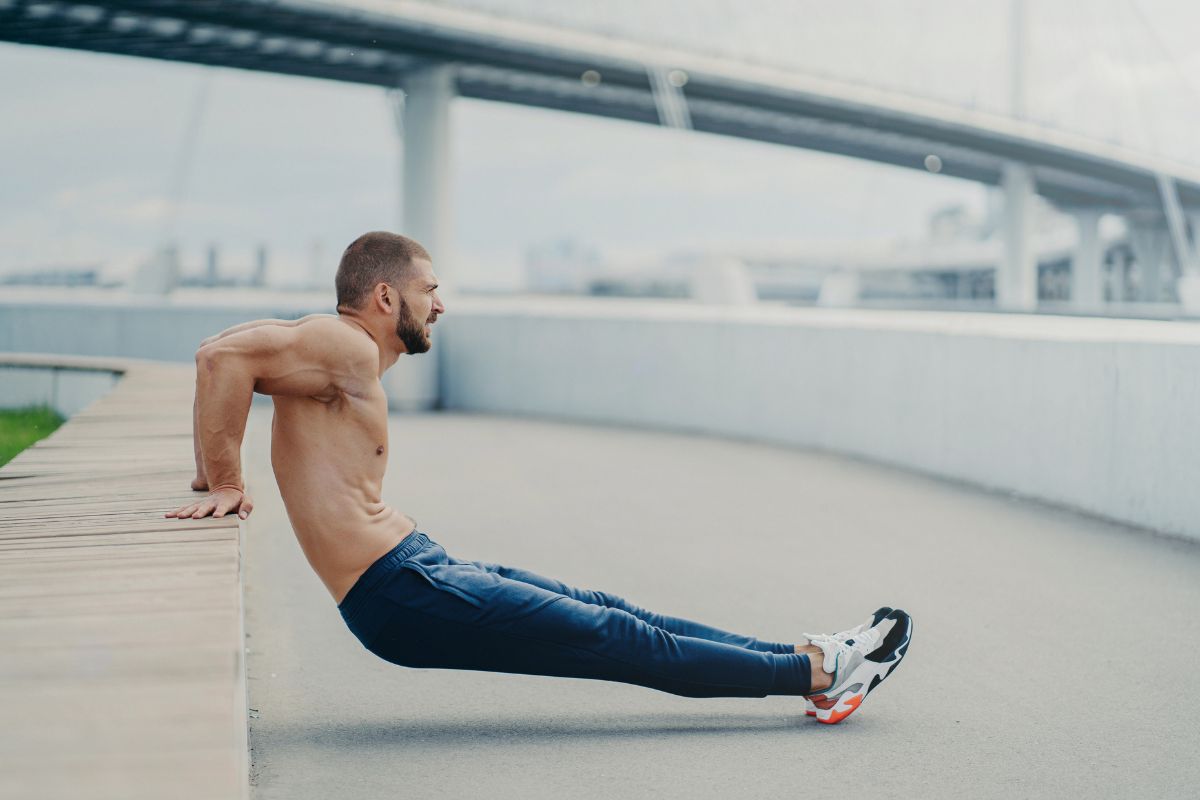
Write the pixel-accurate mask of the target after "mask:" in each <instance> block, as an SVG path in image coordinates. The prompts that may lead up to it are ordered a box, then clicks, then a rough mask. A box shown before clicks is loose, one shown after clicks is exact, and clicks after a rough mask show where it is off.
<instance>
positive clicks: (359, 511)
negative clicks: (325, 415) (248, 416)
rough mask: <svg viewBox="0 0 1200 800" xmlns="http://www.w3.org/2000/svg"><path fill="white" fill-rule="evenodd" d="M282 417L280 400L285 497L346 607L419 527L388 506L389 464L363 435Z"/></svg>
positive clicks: (322, 573) (306, 544) (295, 524)
mask: <svg viewBox="0 0 1200 800" xmlns="http://www.w3.org/2000/svg"><path fill="white" fill-rule="evenodd" d="M280 411H281V409H280V404H279V403H278V398H277V402H276V414H275V419H274V422H273V424H272V431H271V466H272V467H273V468H274V471H275V480H276V481H277V482H278V484H279V493H280V495H281V496H282V497H283V504H284V506H285V507H286V508H287V513H288V519H289V520H290V521H291V523H292V529H293V530H294V531H295V532H296V539H297V540H298V541H299V542H300V549H301V550H303V551H304V556H305V558H307V559H308V563H309V564H310V565H311V566H312V568H313V571H314V572H316V573H317V577H319V578H320V579H321V581H322V582H323V583H324V584H325V587H326V588H327V589H328V590H329V593H330V594H331V595H333V598H334V600H335V601H337V602H338V603H340V602H341V601H342V599H343V598H344V597H345V596H346V593H347V592H349V591H350V588H351V587H352V586H353V585H354V582H355V581H357V580H358V578H359V576H360V575H362V573H363V572H364V571H365V570H366V569H367V567H369V566H371V564H373V563H374V562H375V561H376V560H378V559H379V558H380V557H381V556H383V555H384V554H385V553H387V552H388V551H389V550H391V549H392V548H393V547H395V546H396V545H397V544H399V543H400V541H401V540H403V539H404V537H405V536H407V535H408V534H409V533H411V532H412V531H413V530H414V529H415V528H416V523H415V522H414V521H413V520H412V519H411V518H410V517H409V516H408V515H406V514H403V513H401V512H399V511H397V510H395V509H394V508H392V507H391V506H389V505H388V504H386V503H384V502H382V500H381V498H380V489H381V485H382V482H383V470H384V467H385V466H386V463H387V459H386V456H385V455H384V454H377V453H376V451H375V449H373V448H371V447H370V443H371V442H372V441H374V440H373V439H369V438H363V437H362V436H359V435H356V434H359V433H361V431H355V430H350V431H347V430H345V429H344V428H342V429H341V430H338V429H337V426H329V425H321V424H319V423H318V424H315V425H314V424H311V423H314V422H317V420H315V419H300V420H297V419H289V417H290V415H289V414H286V413H284V414H281V413H280ZM301 416H303V417H307V416H308V415H307V414H304V415H301ZM289 423H297V424H289ZM385 424H386V423H385ZM322 434H324V435H322ZM338 434H340V435H338ZM326 436H327V437H328V439H326ZM359 440H361V441H359Z"/></svg>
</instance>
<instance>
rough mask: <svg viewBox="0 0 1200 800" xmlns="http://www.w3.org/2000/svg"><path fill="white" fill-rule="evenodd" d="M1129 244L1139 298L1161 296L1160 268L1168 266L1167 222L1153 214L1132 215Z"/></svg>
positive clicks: (1160, 297) (1149, 301)
mask: <svg viewBox="0 0 1200 800" xmlns="http://www.w3.org/2000/svg"><path fill="white" fill-rule="evenodd" d="M1129 245H1130V247H1132V248H1133V258H1134V260H1136V261H1137V265H1138V275H1139V276H1140V281H1139V284H1140V286H1139V289H1140V290H1139V292H1138V297H1137V299H1138V300H1141V301H1142V302H1148V303H1155V302H1158V301H1160V300H1162V287H1163V280H1162V278H1163V270H1164V268H1165V267H1166V266H1167V264H1166V261H1167V258H1168V257H1169V251H1168V248H1169V247H1170V240H1169V238H1168V234H1167V228H1166V225H1165V224H1164V223H1163V222H1162V220H1161V219H1160V218H1158V217H1157V215H1155V216H1154V217H1151V218H1138V217H1131V218H1130V220H1129Z"/></svg>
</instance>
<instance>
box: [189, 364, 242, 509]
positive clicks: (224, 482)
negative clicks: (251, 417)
mask: <svg viewBox="0 0 1200 800" xmlns="http://www.w3.org/2000/svg"><path fill="white" fill-rule="evenodd" d="M253 397H254V378H253V376H251V375H249V374H247V373H245V372H244V371H242V370H240V369H239V368H238V363H237V360H236V358H233V359H229V358H224V357H223V356H222V354H221V352H220V350H219V349H218V348H213V347H202V348H200V350H199V351H198V352H197V353H196V432H197V436H196V446H197V448H198V449H199V453H200V457H201V460H202V466H203V468H204V475H205V477H206V478H207V479H208V487H209V488H210V489H214V488H216V487H218V486H229V485H232V486H237V487H243V486H244V484H243V483H242V459H241V448H242V437H243V436H244V435H245V433H246V417H247V415H248V414H249V413H250V402H251V400H252V399H253Z"/></svg>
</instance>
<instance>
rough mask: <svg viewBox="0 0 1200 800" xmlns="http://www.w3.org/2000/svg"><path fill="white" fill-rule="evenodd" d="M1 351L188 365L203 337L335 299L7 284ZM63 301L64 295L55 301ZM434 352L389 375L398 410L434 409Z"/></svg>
mask: <svg viewBox="0 0 1200 800" xmlns="http://www.w3.org/2000/svg"><path fill="white" fill-rule="evenodd" d="M3 292H4V294H0V352H26V353H55V354H62V355H88V356H121V357H129V358H146V359H154V360H158V361H182V362H190V361H192V359H193V358H194V356H195V353H196V348H197V347H199V346H200V342H201V341H202V340H203V339H205V338H206V337H208V336H211V335H213V334H214V333H219V332H220V331H222V330H224V329H225V328H228V327H230V326H232V325H237V324H239V323H242V322H247V321H249V320H255V319H296V318H299V317H302V316H305V315H306V314H330V313H333V310H334V306H335V303H334V299H333V297H332V296H326V295H323V294H318V293H311V294H290V293H282V292H280V293H268V292H263V293H241V294H240V295H237V296H234V297H232V298H231V297H230V295H229V293H227V292H224V291H208V292H203V291H190V292H180V293H177V294H176V295H172V296H170V297H166V298H163V297H147V296H136V295H129V294H124V293H115V292H98V291H94V290H92V291H87V290H83V291H77V292H72V291H69V290H57V291H54V292H50V291H47V290H45V289H38V290H33V291H31V290H17V289H4V290H3ZM58 298H65V299H58ZM436 359H437V356H436V354H435V353H431V354H430V355H428V356H422V357H419V358H413V359H401V360H400V362H399V363H398V364H397V365H396V366H395V367H394V368H393V369H392V370H390V371H389V372H388V373H387V375H385V376H384V388H385V389H386V390H387V393H388V401H389V404H390V405H391V407H392V408H393V409H394V410H400V411H411V410H421V409H426V408H430V407H432V406H433V405H434V402H435V401H436V394H437V392H436V374H437V365H436Z"/></svg>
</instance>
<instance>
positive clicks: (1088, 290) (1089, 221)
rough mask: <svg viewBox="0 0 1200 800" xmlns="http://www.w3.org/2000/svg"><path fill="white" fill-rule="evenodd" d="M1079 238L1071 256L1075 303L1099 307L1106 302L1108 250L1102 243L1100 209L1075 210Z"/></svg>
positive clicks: (1079, 306)
mask: <svg viewBox="0 0 1200 800" xmlns="http://www.w3.org/2000/svg"><path fill="white" fill-rule="evenodd" d="M1075 224H1076V226H1077V227H1078V228H1079V242H1078V244H1077V245H1076V246H1075V254H1074V255H1073V256H1072V258H1071V305H1072V306H1074V307H1075V308H1077V309H1079V310H1080V311H1098V310H1100V308H1101V307H1102V306H1103V305H1104V250H1103V248H1102V247H1101V244H1100V212H1099V211H1095V210H1093V209H1083V210H1081V211H1076V212H1075Z"/></svg>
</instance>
